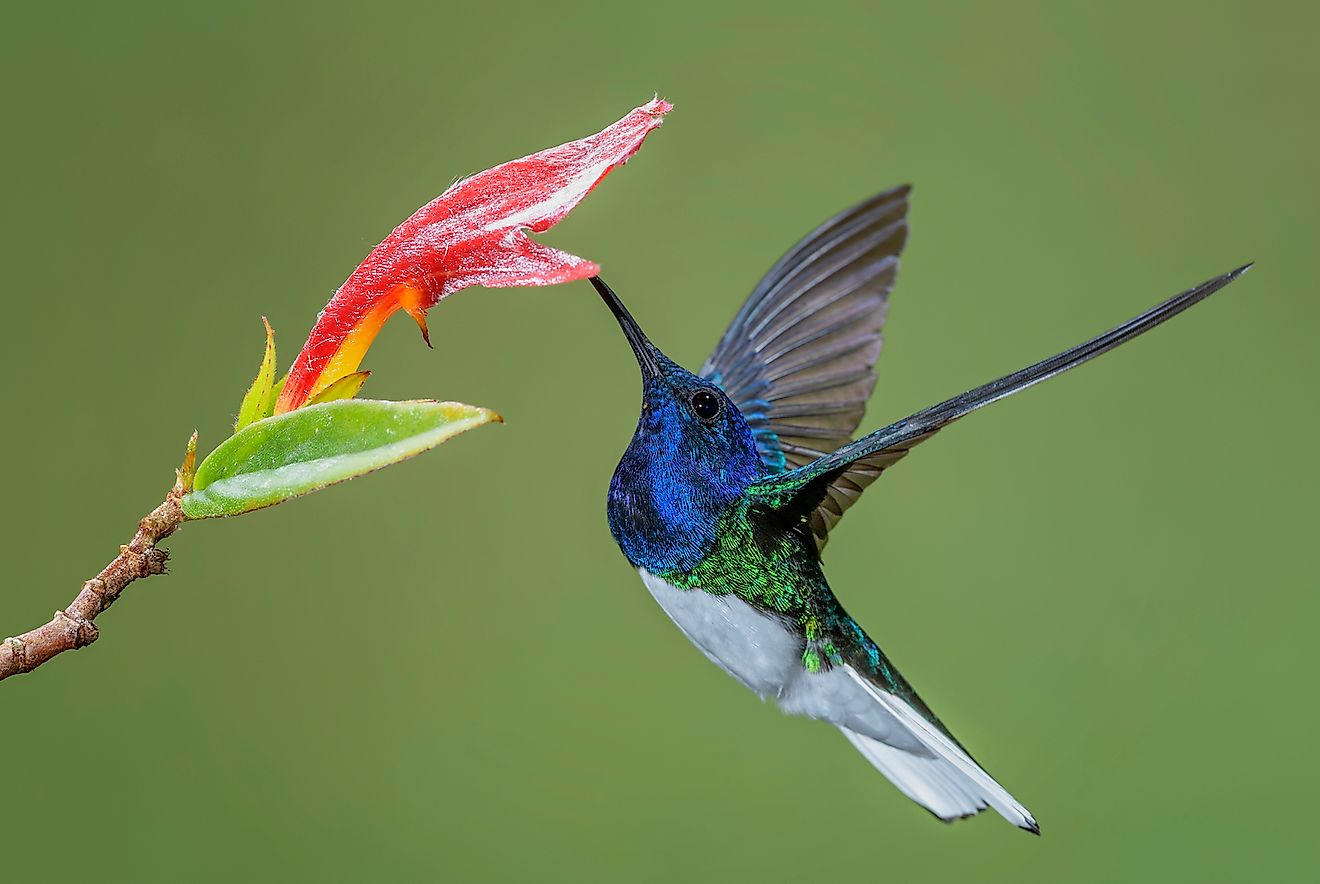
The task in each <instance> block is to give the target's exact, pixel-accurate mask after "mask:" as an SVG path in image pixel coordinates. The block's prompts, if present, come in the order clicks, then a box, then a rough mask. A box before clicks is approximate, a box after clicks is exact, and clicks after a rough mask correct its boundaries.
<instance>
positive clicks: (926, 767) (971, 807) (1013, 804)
mask: <svg viewBox="0 0 1320 884" xmlns="http://www.w3.org/2000/svg"><path fill="white" fill-rule="evenodd" d="M850 675H851V676H852V677H853V679H855V680H856V682H857V683H858V684H860V685H861V686H862V687H863V688H864V689H865V690H866V692H867V693H868V694H870V695H871V697H872V698H873V699H874V700H875V701H877V702H878V703H880V704H881V705H883V706H884V707H885V710H886V711H887V712H888V713H889V714H890V715H892V716H893V718H894V719H896V720H897V723H898V724H899V725H900V726H901V727H902V728H903V729H904V730H906V734H905V736H908V737H911V738H912V740H914V741H915V743H916V744H918V745H917V746H914V747H913V748H918V751H911V749H909V748H899V747H898V746H895V745H890V744H889V743H885V742H881V741H880V740H877V739H875V738H874V737H871V736H867V735H866V734H862V733H858V732H857V731H854V730H850V729H849V728H847V727H844V726H842V725H840V726H839V730H841V731H843V735H844V736H845V737H847V738H848V742H850V743H852V744H853V746H855V747H856V748H857V750H858V751H859V752H861V753H862V755H863V756H865V757H866V760H867V761H869V762H871V764H873V765H874V766H875V768H876V769H877V770H879V771H880V772H881V773H882V774H884V775H885V776H886V777H888V778H889V781H890V782H892V783H893V784H894V785H895V786H897V787H898V789H899V791H901V792H902V793H903V794H904V795H906V796H908V797H909V798H911V799H912V800H913V801H915V802H917V803H918V804H920V805H921V806H922V807H924V808H926V809H927V810H929V811H930V812H931V813H932V814H934V815H935V816H937V817H939V818H940V819H942V820H944V821H945V822H951V821H953V820H956V819H962V818H963V817H969V816H974V815H975V814H978V813H980V812H981V811H982V810H985V809H986V808H987V807H990V808H994V810H995V811H996V812H997V813H998V814H999V815H1000V816H1002V817H1003V818H1004V819H1006V820H1008V821H1009V822H1010V823H1012V824H1013V825H1015V826H1017V827H1019V828H1021V829H1026V830H1027V831H1028V832H1031V833H1033V834H1036V835H1039V834H1040V826H1039V825H1038V824H1037V823H1036V819H1035V817H1033V816H1032V815H1031V812H1030V811H1028V810H1027V809H1026V808H1025V807H1023V806H1022V804H1021V803H1020V802H1019V801H1018V800H1017V799H1016V798H1014V797H1013V796H1012V795H1010V794H1008V791H1007V790H1006V789H1005V788H1004V787H1003V786H1001V785H999V783H997V782H995V780H994V778H993V777H991V776H990V774H988V773H986V772H985V770H984V769H983V768H982V767H981V766H980V765H979V764H977V763H976V762H975V761H974V760H972V757H971V756H970V755H968V754H967V752H966V751H965V750H964V749H963V748H962V747H961V746H959V745H958V743H957V742H956V741H955V740H953V739H952V738H951V737H950V736H949V735H948V734H947V733H946V732H945V731H944V730H943V729H942V728H940V727H938V726H937V725H935V724H932V723H931V722H930V721H929V720H928V719H927V718H926V717H925V716H923V715H922V714H921V713H920V712H918V711H917V710H916V709H914V708H913V707H912V706H910V705H909V704H908V703H907V702H905V701H904V700H903V699H902V698H901V697H899V696H897V695H895V694H891V693H889V692H888V691H885V690H883V689H882V688H880V687H878V686H876V685H875V684H872V683H871V682H870V681H868V680H867V679H865V678H864V677H862V676H861V675H859V674H857V673H856V672H854V671H851V670H850ZM894 742H898V743H900V744H902V745H905V746H909V745H911V741H908V740H895V741H894Z"/></svg>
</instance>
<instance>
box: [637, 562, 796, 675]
mask: <svg viewBox="0 0 1320 884" xmlns="http://www.w3.org/2000/svg"><path fill="white" fill-rule="evenodd" d="M638 573H639V574H641V575H642V582H643V583H645V584H646V588H647V589H648V590H650V591H651V595H652V596H653V597H654V598H655V600H656V601H657V602H659V603H660V607H662V608H664V610H665V613H666V614H668V615H669V619H671V620H673V621H674V625H676V626H677V627H678V628H679V629H681V630H683V634H684V635H686V636H687V637H688V639H690V640H691V642H692V643H693V644H694V645H696V646H697V647H698V648H700V649H701V652H702V653H703V654H705V655H706V656H707V657H708V658H709V659H710V661H711V662H712V663H714V664H716V665H717V666H719V667H720V668H721V669H723V670H724V671H725V672H727V673H729V674H730V675H732V676H733V677H734V678H736V679H738V681H740V682H742V683H743V684H744V685H746V686H747V687H748V688H750V689H752V690H753V691H756V693H758V694H760V695H761V696H762V697H779V696H780V695H781V694H782V693H783V690H784V688H785V686H787V685H789V684H791V683H792V681H793V679H794V678H795V676H796V675H797V673H798V672H800V671H801V670H802V663H801V660H800V657H801V654H802V640H801V639H800V638H799V637H798V636H797V635H796V634H795V633H794V632H793V631H792V630H791V629H789V627H788V626H786V625H785V624H784V623H782V622H781V621H779V620H778V619H776V618H774V617H771V616H770V615H769V614H764V613H762V612H761V611H758V610H756V609H755V608H753V607H752V606H751V605H749V604H747V603H746V602H744V601H743V600H742V599H740V598H738V597H737V596H735V595H732V594H729V595H711V594H710V593H708V592H703V591H702V590H700V589H679V588H678V587H676V586H674V585H673V584H671V583H668V582H667V581H665V580H663V579H661V578H659V577H657V576H655V575H654V574H652V573H651V572H649V571H647V570H646V569H645V568H639V569H638Z"/></svg>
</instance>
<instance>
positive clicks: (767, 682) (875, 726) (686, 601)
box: [638, 568, 926, 754]
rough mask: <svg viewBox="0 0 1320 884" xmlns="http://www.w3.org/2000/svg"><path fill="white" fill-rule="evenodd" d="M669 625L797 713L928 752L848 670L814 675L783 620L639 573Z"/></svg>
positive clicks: (741, 678)
mask: <svg viewBox="0 0 1320 884" xmlns="http://www.w3.org/2000/svg"><path fill="white" fill-rule="evenodd" d="M638 573H639V574H641V575H642V582H643V583H645V584H646V588H647V589H649V590H650V591H651V595H652V596H653V597H654V598H655V600H656V601H657V602H659V603H660V607H661V608H664V611H665V613H666V614H668V615H669V619H671V620H673V621H674V624H675V625H676V626H678V628H679V629H681V630H682V631H683V634H684V635H686V636H687V637H688V639H689V640H690V641H691V642H692V643H693V644H694V645H696V646H697V647H698V648H699V649H700V650H701V652H702V653H703V654H705V655H706V657H707V658H708V659H709V660H710V661H711V662H712V663H714V664H715V665H716V666H719V667H720V668H721V669H723V670H724V671H725V672H727V673H729V674H730V675H732V676H733V677H734V678H736V679H737V680H738V681H739V682H741V683H742V684H743V685H744V686H746V687H748V688H750V689H751V690H753V691H755V692H756V693H758V694H760V695H761V696H762V697H771V698H773V699H774V700H775V701H776V702H777V703H778V704H779V708H780V709H782V710H784V712H786V713H788V714H789V715H801V716H805V717H807V718H818V719H821V720H823V721H828V722H830V723H832V724H836V725H838V726H840V727H843V728H847V729H850V730H852V731H855V732H857V733H861V734H865V735H866V736H868V737H871V738H873V739H876V740H881V741H883V742H884V743H886V744H888V745H891V746H895V747H898V748H901V749H905V750H907V751H909V752H916V753H919V754H926V750H924V749H923V748H922V746H921V744H920V743H919V742H918V741H917V740H915V739H914V738H913V737H912V736H911V734H910V733H909V732H908V729H907V728H906V727H904V726H902V725H901V724H900V723H899V722H897V721H895V719H894V717H893V715H891V714H890V713H889V712H888V711H886V710H885V709H884V707H883V706H881V705H880V704H878V703H876V701H875V698H874V697H872V696H871V695H870V694H869V693H868V692H867V691H866V689H865V688H864V687H863V686H862V685H861V683H860V681H859V680H858V679H857V678H855V677H854V676H853V674H852V670H851V668H850V667H847V666H837V667H835V668H833V669H831V670H829V671H828V672H818V673H813V672H808V671H807V670H806V668H805V667H804V666H803V665H802V651H803V640H802V638H801V636H800V635H798V633H797V632H795V631H794V630H792V629H790V628H789V627H788V626H787V625H785V624H784V623H783V621H781V620H779V619H777V618H775V617H772V616H771V615H769V614H766V613H764V612H762V611H758V610H757V609H756V608H753V607H752V606H751V605H749V604H747V602H745V601H743V600H742V599H740V598H738V597H737V596H736V595H732V594H727V595H711V594H710V593H708V592H703V591H702V590H700V589H679V588H678V587H676V586H674V585H673V584H671V583H669V582H668V581H666V580H664V579H662V578H660V577H657V576H655V575H654V574H652V573H651V572H649V571H647V570H646V569H645V568H639V569H638Z"/></svg>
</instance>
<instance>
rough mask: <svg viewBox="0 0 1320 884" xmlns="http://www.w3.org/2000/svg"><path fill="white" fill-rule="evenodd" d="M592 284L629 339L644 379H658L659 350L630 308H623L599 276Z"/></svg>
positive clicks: (592, 278) (659, 372)
mask: <svg viewBox="0 0 1320 884" xmlns="http://www.w3.org/2000/svg"><path fill="white" fill-rule="evenodd" d="M591 284H592V285H593V286H595V287H596V291H597V292H599V293H600V297H601V300H602V301H604V302H605V306H606V307H609V308H610V312H611V313H613V314H614V318H615V319H617V320H618V321H619V328H621V329H623V335H624V337H626V338H627V339H628V343H629V345H631V346H632V349H633V354H634V355H635V356H636V357H637V364H638V365H640V366H641V367H642V377H657V376H659V375H660V374H661V369H660V361H659V360H658V359H657V356H658V355H659V352H660V351H659V350H657V349H656V348H655V345H654V344H652V343H651V342H650V341H649V340H647V337H646V335H645V334H643V333H642V328H641V326H639V325H638V324H637V320H635V319H633V318H632V314H631V313H629V312H628V308H627V307H625V306H623V302H622V301H620V300H619V296H618V295H616V294H614V289H612V288H610V287H609V286H608V285H606V284H605V280H603V279H601V278H600V277H599V276H593V277H591Z"/></svg>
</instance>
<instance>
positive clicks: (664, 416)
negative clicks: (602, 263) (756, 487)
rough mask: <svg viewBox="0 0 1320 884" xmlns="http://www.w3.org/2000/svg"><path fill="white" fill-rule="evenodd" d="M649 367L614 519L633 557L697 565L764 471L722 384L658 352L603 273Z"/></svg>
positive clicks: (659, 568)
mask: <svg viewBox="0 0 1320 884" xmlns="http://www.w3.org/2000/svg"><path fill="white" fill-rule="evenodd" d="M591 282H592V284H593V285H594V286H595V287H596V290H597V291H598V292H599V293H600V296H601V298H602V299H604V301H605V304H606V305H607V306H608V307H609V308H610V311H611V312H612V313H613V314H614V317H615V319H617V320H618V322H619V326H620V327H621V328H622V329H623V334H624V336H625V337H626V338H627V339H628V343H629V344H630V345H631V346H632V350H633V354H634V355H635V356H636V357H637V364H638V366H639V367H640V368H641V372H642V408H641V415H640V416H639V417H638V419H637V429H636V431H635V432H634V433H633V437H632V441H631V442H630V443H629V444H628V449H627V450H626V451H625V452H624V453H623V458H622V459H621V460H620V461H619V465H618V467H616V468H615V470H614V477H613V479H611V480H610V494H609V504H608V513H609V522H610V531H611V533H612V534H613V535H614V539H615V540H616V541H617V542H618V544H619V546H620V547H621V548H622V549H623V552H624V554H625V555H626V556H627V557H628V559H629V561H631V562H632V563H633V564H634V565H636V566H638V567H643V568H646V569H647V570H648V571H652V572H656V573H667V572H673V571H690V570H692V569H693V568H695V567H696V566H697V564H698V563H699V562H700V561H701V559H702V557H703V556H704V555H705V553H706V552H707V551H708V550H709V549H710V548H711V546H712V545H713V544H714V543H715V541H716V535H717V532H718V530H719V525H720V520H721V518H722V517H723V516H724V515H725V514H726V513H728V512H729V509H730V507H731V505H732V504H733V503H734V502H735V501H737V500H738V498H739V497H741V496H742V495H743V493H744V492H745V491H746V490H747V487H748V486H749V485H750V484H751V483H752V482H754V481H755V480H756V479H757V478H758V477H760V476H761V475H763V474H764V467H763V466H762V464H761V459H760V455H759V454H758V453H757V448H756V440H755V438H754V437H753V435H752V431H751V428H750V427H748V425H747V421H746V419H745V418H744V417H743V414H742V412H741V411H739V410H738V407H737V406H736V405H734V403H733V402H732V401H730V400H729V397H728V396H726V395H725V394H724V391H723V390H721V389H720V387H719V386H718V385H717V384H714V383H712V382H711V381H709V380H707V379H705V378H701V377H698V376H697V375H694V374H692V373H691V372H690V371H687V370H686V369H684V368H683V367H682V366H680V365H678V364H677V363H675V362H674V361H673V360H671V359H669V358H668V357H667V356H665V355H664V354H663V353H661V352H660V350H659V349H658V348H656V346H655V345H654V344H652V343H651V342H650V340H649V339H648V338H647V337H646V335H645V334H644V333H643V332H642V330H641V328H640V327H639V326H638V325H637V322H636V321H635V320H634V319H633V318H632V316H631V314H629V313H628V310H627V309H626V308H625V307H624V306H623V303H622V302H621V301H620V300H619V298H618V296H617V295H616V294H615V293H614V292H613V290H611V289H610V287H609V286H607V285H606V284H605V283H604V282H603V281H602V280H601V279H600V278H599V277H593V278H592V280H591Z"/></svg>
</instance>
